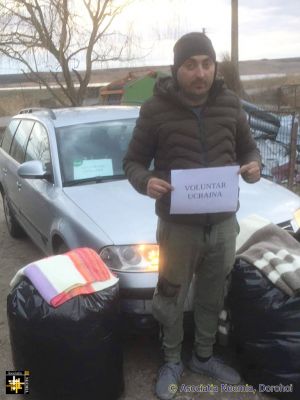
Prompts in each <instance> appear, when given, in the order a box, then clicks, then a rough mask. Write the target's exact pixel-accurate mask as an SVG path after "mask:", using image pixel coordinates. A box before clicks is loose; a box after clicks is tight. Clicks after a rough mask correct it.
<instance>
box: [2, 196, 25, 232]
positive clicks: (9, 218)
mask: <svg viewBox="0 0 300 400" xmlns="http://www.w3.org/2000/svg"><path fill="white" fill-rule="evenodd" d="M2 198H3V209H4V216H5V221H6V226H7V229H8V232H9V234H10V236H12V237H13V238H20V237H23V236H24V235H25V232H24V230H23V228H22V227H21V225H20V224H19V222H18V221H17V220H16V218H15V216H14V215H13V213H12V211H11V209H10V206H9V202H8V199H7V196H6V194H5V193H3V195H2Z"/></svg>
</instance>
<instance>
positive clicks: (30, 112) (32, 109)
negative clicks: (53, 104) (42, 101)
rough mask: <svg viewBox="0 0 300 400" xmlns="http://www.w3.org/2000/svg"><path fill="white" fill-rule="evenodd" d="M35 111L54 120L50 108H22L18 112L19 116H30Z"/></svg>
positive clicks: (54, 117)
mask: <svg viewBox="0 0 300 400" xmlns="http://www.w3.org/2000/svg"><path fill="white" fill-rule="evenodd" d="M36 111H41V112H45V113H47V114H49V116H50V117H51V119H56V116H55V114H54V112H53V110H52V109H51V108H46V107H31V108H23V109H22V110H21V111H19V114H32V113H34V112H36Z"/></svg>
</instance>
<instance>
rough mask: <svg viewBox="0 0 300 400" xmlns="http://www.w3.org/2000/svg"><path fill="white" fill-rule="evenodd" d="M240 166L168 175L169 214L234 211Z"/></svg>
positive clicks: (181, 171)
mask: <svg viewBox="0 0 300 400" xmlns="http://www.w3.org/2000/svg"><path fill="white" fill-rule="evenodd" d="M238 171H239V166H236V165H235V166H227V167H214V168H197V169H184V170H173V171H171V184H172V186H173V187H174V190H173V191H172V192H171V208H170V213H171V214H203V213H217V212H229V211H236V209H237V204H238V182H239V175H238Z"/></svg>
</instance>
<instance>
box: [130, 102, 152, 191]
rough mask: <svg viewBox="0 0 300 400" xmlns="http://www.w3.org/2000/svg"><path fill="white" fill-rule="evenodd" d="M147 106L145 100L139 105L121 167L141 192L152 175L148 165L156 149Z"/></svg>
mask: <svg viewBox="0 0 300 400" xmlns="http://www.w3.org/2000/svg"><path fill="white" fill-rule="evenodd" d="M148 108H149V107H148V105H147V102H146V103H144V104H143V106H142V107H141V110H140V116H139V118H138V119H137V122H136V126H135V128H134V131H133V134H132V138H131V141H130V143H129V146H128V150H127V153H126V155H125V157H124V160H123V169H124V171H125V174H126V176H127V178H128V180H129V182H130V183H131V184H132V186H133V187H134V188H135V189H136V190H137V191H138V192H139V193H141V194H146V192H147V183H148V181H149V179H150V178H151V177H152V176H153V174H152V173H151V172H150V171H149V167H150V164H151V161H152V160H153V158H154V155H155V149H156V133H155V129H154V124H153V118H152V117H151V113H149V110H148Z"/></svg>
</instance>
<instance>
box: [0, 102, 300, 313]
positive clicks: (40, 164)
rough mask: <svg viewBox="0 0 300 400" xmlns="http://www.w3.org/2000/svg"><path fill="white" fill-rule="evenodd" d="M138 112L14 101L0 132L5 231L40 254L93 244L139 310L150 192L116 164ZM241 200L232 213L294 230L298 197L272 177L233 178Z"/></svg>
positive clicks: (148, 291)
mask: <svg viewBox="0 0 300 400" xmlns="http://www.w3.org/2000/svg"><path fill="white" fill-rule="evenodd" d="M138 114H139V108H138V107H125V106H118V107H117V106H116V107H114V106H108V107H103V106H102V107H100V106H99V107H90V108H88V107H82V108H65V109H57V110H50V109H49V110H48V109H28V110H23V111H22V112H20V113H19V114H18V115H16V116H14V117H13V118H12V119H11V122H10V123H9V125H8V127H7V129H6V131H5V132H4V135H3V139H2V143H1V147H0V190H1V194H2V197H3V205H4V212H5V218H6V223H7V227H8V230H9V232H10V234H11V235H12V236H13V237H19V236H21V235H22V234H24V232H25V233H26V234H27V235H28V236H29V237H30V238H31V239H32V240H33V242H34V243H35V244H36V245H37V246H38V247H39V248H40V249H41V250H42V251H43V252H44V253H45V254H46V255H50V254H58V253H62V252H65V251H66V250H68V249H72V248H76V247H82V246H87V247H91V248H93V249H95V250H96V251H97V252H98V253H99V255H100V257H101V258H102V259H103V260H104V261H105V262H106V264H107V265H108V266H109V267H110V268H111V270H113V272H114V273H115V274H116V275H117V276H118V277H119V278H120V290H121V296H122V309H123V311H126V312H129V313H131V314H135V315H136V316H145V315H149V314H151V298H152V295H153V291H154V288H155V286H156V282H157V266H158V246H157V244H156V238H155V231H156V223H157V219H156V216H155V213H154V200H152V199H150V198H148V197H147V196H143V195H140V194H138V193H137V192H136V191H135V190H134V189H133V188H132V187H131V185H130V184H129V182H128V181H127V179H126V177H125V176H124V172H123V169H122V160H123V157H124V155H125V153H126V150H127V146H128V143H129V141H130V138H131V135H132V131H133V128H134V126H135V121H136V118H137V117H138ZM240 204H241V207H240V209H239V211H238V218H239V219H240V218H243V217H246V216H248V215H250V214H258V215H261V216H263V217H265V218H267V219H269V220H271V221H272V222H274V223H276V224H279V225H280V226H281V227H283V228H285V229H290V230H294V231H295V232H296V231H297V230H298V222H297V220H298V221H299V216H298V214H299V213H297V210H300V198H299V197H298V196H297V195H295V194H294V193H292V192H290V191H288V190H286V189H284V188H283V187H280V186H279V185H277V184H275V183H273V182H271V181H267V180H265V179H261V181H260V182H259V183H256V184H254V185H249V184H247V183H245V182H244V181H242V180H241V181H240ZM191 292H192V290H191V291H190V295H189V296H188V298H187V301H186V309H190V307H191V296H192V293H191Z"/></svg>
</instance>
